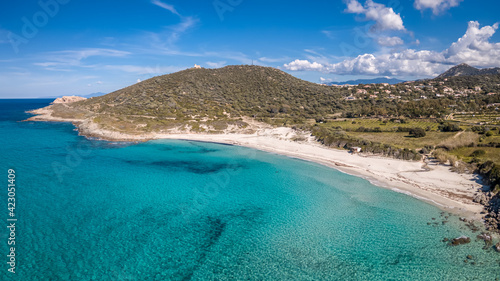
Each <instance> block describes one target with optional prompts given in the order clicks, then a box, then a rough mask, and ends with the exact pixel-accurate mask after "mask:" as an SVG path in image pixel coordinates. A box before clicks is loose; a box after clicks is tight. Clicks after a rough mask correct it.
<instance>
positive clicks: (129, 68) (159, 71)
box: [99, 65, 187, 77]
mask: <svg viewBox="0 0 500 281" xmlns="http://www.w3.org/2000/svg"><path fill="white" fill-rule="evenodd" d="M99 68H102V69H108V70H119V71H123V72H128V73H135V74H138V75H149V76H151V77H153V76H156V75H163V74H166V73H171V72H177V71H180V70H184V69H186V68H187V67H177V66H159V65H157V66H155V67H150V66H142V65H103V66H99Z"/></svg>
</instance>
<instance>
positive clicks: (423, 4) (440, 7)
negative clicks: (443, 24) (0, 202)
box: [414, 0, 463, 15]
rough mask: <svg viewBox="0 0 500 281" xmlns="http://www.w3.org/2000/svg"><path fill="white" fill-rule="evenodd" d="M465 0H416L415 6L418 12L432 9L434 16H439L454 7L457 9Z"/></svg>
mask: <svg viewBox="0 0 500 281" xmlns="http://www.w3.org/2000/svg"><path fill="white" fill-rule="evenodd" d="M462 1H463V0H415V3H414V6H415V8H416V9H417V10H420V11H423V10H425V9H432V13H433V14H434V15H438V14H440V13H442V12H444V11H446V10H448V9H450V8H452V7H457V6H458V5H459V4H460V2H462Z"/></svg>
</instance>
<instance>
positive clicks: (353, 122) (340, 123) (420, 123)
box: [324, 118, 439, 132]
mask: <svg viewBox="0 0 500 281" xmlns="http://www.w3.org/2000/svg"><path fill="white" fill-rule="evenodd" d="M384 122H385V123H384ZM324 125H325V126H328V127H334V128H335V127H342V129H343V130H356V129H358V128H359V127H365V128H377V127H379V128H380V130H381V131H383V132H391V131H395V130H396V129H397V128H398V127H403V128H422V129H424V130H425V129H427V128H430V129H431V130H437V128H438V126H439V124H438V123H437V122H435V121H433V120H430V119H413V120H405V123H398V122H391V121H390V120H385V121H384V120H382V121H381V120H379V119H364V118H353V119H337V120H329V121H328V122H327V123H325V124H324Z"/></svg>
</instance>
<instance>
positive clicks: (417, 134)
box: [409, 128, 426, 138]
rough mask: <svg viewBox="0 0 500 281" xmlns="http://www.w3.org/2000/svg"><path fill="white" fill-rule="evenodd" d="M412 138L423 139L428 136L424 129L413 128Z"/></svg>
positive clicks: (411, 131)
mask: <svg viewBox="0 0 500 281" xmlns="http://www.w3.org/2000/svg"><path fill="white" fill-rule="evenodd" d="M409 135H410V136H412V137H414V138H423V137H425V136H426V133H425V130H424V129H422V128H413V129H411V130H410V134H409Z"/></svg>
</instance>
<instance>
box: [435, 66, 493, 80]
mask: <svg viewBox="0 0 500 281" xmlns="http://www.w3.org/2000/svg"><path fill="white" fill-rule="evenodd" d="M486 74H500V68H499V67H495V68H483V69H479V68H475V67H472V66H470V65H468V64H466V63H462V64H459V65H457V66H454V67H452V68H450V69H448V70H447V71H446V72H444V73H443V74H441V75H439V76H438V77H437V78H446V77H455V76H472V75H486Z"/></svg>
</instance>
